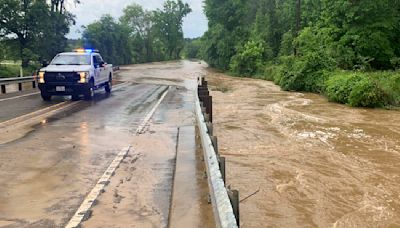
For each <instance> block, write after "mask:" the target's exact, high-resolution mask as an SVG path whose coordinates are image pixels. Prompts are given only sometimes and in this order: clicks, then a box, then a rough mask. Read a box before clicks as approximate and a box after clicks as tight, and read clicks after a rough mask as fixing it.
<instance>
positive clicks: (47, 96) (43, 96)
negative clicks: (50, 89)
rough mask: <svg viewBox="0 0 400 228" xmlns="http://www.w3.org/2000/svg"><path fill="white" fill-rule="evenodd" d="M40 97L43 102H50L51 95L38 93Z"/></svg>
mask: <svg viewBox="0 0 400 228" xmlns="http://www.w3.org/2000/svg"><path fill="white" fill-rule="evenodd" d="M40 95H41V96H42V99H43V100H44V101H51V95H49V94H47V93H40Z"/></svg>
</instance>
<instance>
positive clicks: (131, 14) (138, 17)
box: [120, 4, 163, 63]
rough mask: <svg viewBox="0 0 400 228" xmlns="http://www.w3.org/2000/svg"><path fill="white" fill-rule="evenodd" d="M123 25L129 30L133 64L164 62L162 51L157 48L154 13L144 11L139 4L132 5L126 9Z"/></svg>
mask: <svg viewBox="0 0 400 228" xmlns="http://www.w3.org/2000/svg"><path fill="white" fill-rule="evenodd" d="M120 21H121V23H122V24H123V25H124V26H126V27H127V28H128V29H129V35H130V37H129V38H130V44H131V47H132V55H133V62H136V63H143V62H150V61H154V60H162V58H160V56H163V53H162V50H160V49H158V48H156V45H157V41H156V40H155V38H156V36H155V31H154V12H153V11H148V10H144V9H143V7H142V6H140V5H138V4H132V5H129V6H127V7H126V8H125V9H124V15H123V16H122V17H121V18H120Z"/></svg>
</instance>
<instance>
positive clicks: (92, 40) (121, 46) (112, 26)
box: [83, 15, 132, 65]
mask: <svg viewBox="0 0 400 228" xmlns="http://www.w3.org/2000/svg"><path fill="white" fill-rule="evenodd" d="M83 41H84V46H85V48H95V49H98V50H99V51H101V52H102V54H103V55H102V56H103V57H104V58H105V61H107V62H110V63H113V64H116V65H119V64H129V63H131V61H132V59H131V58H132V56H131V51H130V50H131V47H130V45H129V43H130V42H129V32H128V28H126V27H125V26H123V25H121V24H118V23H117V22H115V20H114V18H113V17H111V16H110V15H104V16H103V17H101V19H100V20H99V21H96V22H94V23H92V24H90V25H88V26H86V27H85V30H84V32H83Z"/></svg>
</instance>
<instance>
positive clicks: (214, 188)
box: [195, 78, 240, 228]
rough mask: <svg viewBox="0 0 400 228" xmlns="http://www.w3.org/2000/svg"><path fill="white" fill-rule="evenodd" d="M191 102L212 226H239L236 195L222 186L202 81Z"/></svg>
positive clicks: (222, 160)
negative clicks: (211, 212)
mask: <svg viewBox="0 0 400 228" xmlns="http://www.w3.org/2000/svg"><path fill="white" fill-rule="evenodd" d="M195 103H196V104H195V106H196V118H197V122H198V126H199V131H200V137H201V143H202V147H203V151H204V161H205V164H206V172H207V180H208V187H209V191H210V199H211V204H212V208H213V213H214V218H215V223H216V226H217V227H220V228H235V227H239V226H240V220H239V192H238V191H236V190H231V189H230V188H227V187H226V186H225V183H226V182H225V158H224V157H221V156H220V155H219V153H218V145H217V137H216V136H213V125H212V97H211V96H210V95H209V90H208V83H207V81H205V80H204V78H202V80H201V85H199V87H198V90H197V96H196V99H195Z"/></svg>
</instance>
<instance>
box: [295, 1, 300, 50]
mask: <svg viewBox="0 0 400 228" xmlns="http://www.w3.org/2000/svg"><path fill="white" fill-rule="evenodd" d="M300 29H301V0H297V3H296V35H295V37H297V36H298V35H299V33H300ZM293 53H294V55H295V56H297V55H298V50H297V47H296V45H295V46H294V48H293Z"/></svg>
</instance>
